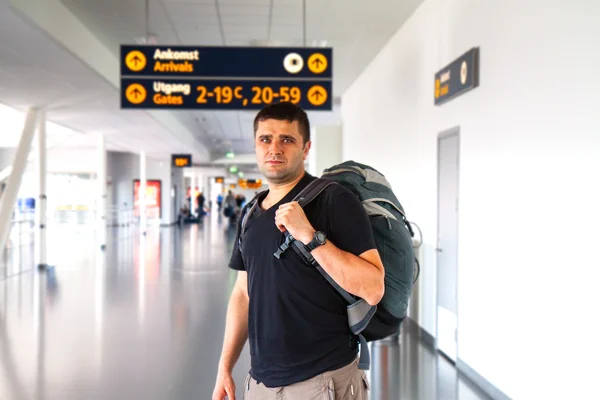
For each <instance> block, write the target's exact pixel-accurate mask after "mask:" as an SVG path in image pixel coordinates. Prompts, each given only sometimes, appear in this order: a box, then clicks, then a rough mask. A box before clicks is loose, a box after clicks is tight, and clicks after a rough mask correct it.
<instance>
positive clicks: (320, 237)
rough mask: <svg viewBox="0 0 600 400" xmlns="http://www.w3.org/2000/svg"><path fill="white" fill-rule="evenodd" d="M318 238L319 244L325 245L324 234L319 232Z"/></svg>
mask: <svg viewBox="0 0 600 400" xmlns="http://www.w3.org/2000/svg"><path fill="white" fill-rule="evenodd" d="M316 237H317V240H318V241H319V243H325V234H324V233H323V232H317V234H316Z"/></svg>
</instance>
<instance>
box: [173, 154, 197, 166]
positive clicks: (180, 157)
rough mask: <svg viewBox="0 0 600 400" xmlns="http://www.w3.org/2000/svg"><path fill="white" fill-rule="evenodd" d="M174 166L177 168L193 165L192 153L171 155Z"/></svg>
mask: <svg viewBox="0 0 600 400" xmlns="http://www.w3.org/2000/svg"><path fill="white" fill-rule="evenodd" d="M171 160H172V164H171V165H172V166H173V167H176V168H185V167H191V166H192V155H191V154H173V155H172V157H171Z"/></svg>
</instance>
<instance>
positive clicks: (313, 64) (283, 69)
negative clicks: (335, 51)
mask: <svg viewBox="0 0 600 400" xmlns="http://www.w3.org/2000/svg"><path fill="white" fill-rule="evenodd" d="M332 71H333V69H332V49H331V48H311V47H234V46H226V47H218V46H141V45H140V46H133V45H123V46H121V76H155V77H160V76H178V77H202V78H209V77H211V78H327V79H331V78H332Z"/></svg>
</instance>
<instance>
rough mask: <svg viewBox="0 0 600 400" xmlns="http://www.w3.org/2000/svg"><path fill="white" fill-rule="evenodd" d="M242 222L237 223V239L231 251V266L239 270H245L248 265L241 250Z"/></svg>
mask: <svg viewBox="0 0 600 400" xmlns="http://www.w3.org/2000/svg"><path fill="white" fill-rule="evenodd" d="M240 225H241V224H240V223H238V224H237V233H236V235H235V240H234V242H233V250H232V251H231V258H230V259H229V268H231V269H235V270H237V271H245V270H246V266H245V265H244V259H243V258H242V252H241V251H240V246H239V245H238V243H239V238H240V228H241V226H240Z"/></svg>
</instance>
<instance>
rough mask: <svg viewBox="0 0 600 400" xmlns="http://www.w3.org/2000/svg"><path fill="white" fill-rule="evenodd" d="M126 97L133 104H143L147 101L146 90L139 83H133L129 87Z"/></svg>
mask: <svg viewBox="0 0 600 400" xmlns="http://www.w3.org/2000/svg"><path fill="white" fill-rule="evenodd" d="M125 97H127V100H129V102H130V103H132V104H141V103H143V102H144V100H146V89H145V88H144V87H143V86H142V85H140V84H139V83H132V84H131V85H129V86H128V87H127V91H126V92H125Z"/></svg>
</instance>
